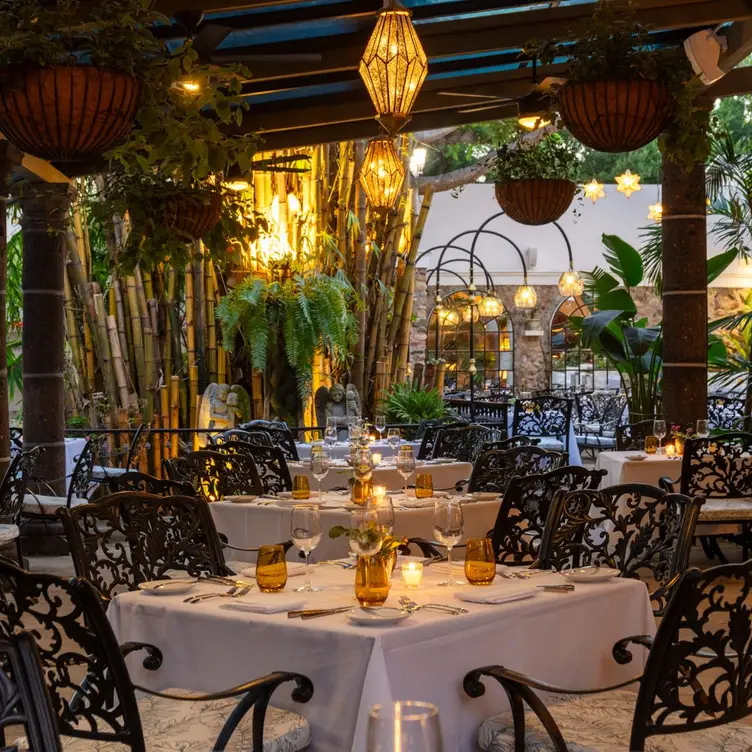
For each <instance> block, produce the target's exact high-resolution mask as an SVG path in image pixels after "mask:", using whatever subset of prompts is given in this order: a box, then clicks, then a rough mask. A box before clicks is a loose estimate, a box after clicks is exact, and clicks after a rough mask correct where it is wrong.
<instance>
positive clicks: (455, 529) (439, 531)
mask: <svg viewBox="0 0 752 752" xmlns="http://www.w3.org/2000/svg"><path fill="white" fill-rule="evenodd" d="M464 526H465V525H464V519H463V515H462V504H461V503H460V502H459V501H455V500H454V499H449V500H442V501H437V502H436V504H434V508H433V532H434V537H435V538H436V540H437V541H439V543H443V544H444V545H445V546H446V547H447V562H448V564H449V579H448V580H447V581H446V582H440V583H439V585H446V586H448V587H454V586H455V585H464V584H465V582H464V581H463V580H455V579H454V572H453V571H452V548H454V546H456V545H457V544H458V543H459V542H460V541H461V540H462V534H463V529H464Z"/></svg>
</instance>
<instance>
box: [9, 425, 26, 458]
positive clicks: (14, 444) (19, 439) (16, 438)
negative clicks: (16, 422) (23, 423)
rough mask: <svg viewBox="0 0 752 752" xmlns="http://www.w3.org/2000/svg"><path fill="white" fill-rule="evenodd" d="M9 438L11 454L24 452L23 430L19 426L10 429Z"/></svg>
mask: <svg viewBox="0 0 752 752" xmlns="http://www.w3.org/2000/svg"><path fill="white" fill-rule="evenodd" d="M8 438H9V439H10V453H11V454H16V453H17V452H23V429H21V428H18V427H17V426H11V427H10V428H9V429H8Z"/></svg>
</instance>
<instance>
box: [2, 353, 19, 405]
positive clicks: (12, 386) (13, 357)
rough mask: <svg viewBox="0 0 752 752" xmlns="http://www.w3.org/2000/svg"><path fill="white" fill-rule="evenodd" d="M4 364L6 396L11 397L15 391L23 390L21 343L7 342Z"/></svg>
mask: <svg viewBox="0 0 752 752" xmlns="http://www.w3.org/2000/svg"><path fill="white" fill-rule="evenodd" d="M5 364H6V368H7V369H8V397H10V399H13V397H14V395H15V394H16V391H18V392H23V362H22V360H21V343H20V342H15V343H12V342H8V344H7V345H6V351H5Z"/></svg>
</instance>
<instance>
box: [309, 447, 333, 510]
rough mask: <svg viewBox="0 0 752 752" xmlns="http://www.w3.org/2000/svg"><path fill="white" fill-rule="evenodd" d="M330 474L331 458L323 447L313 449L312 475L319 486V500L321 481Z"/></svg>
mask: <svg viewBox="0 0 752 752" xmlns="http://www.w3.org/2000/svg"><path fill="white" fill-rule="evenodd" d="M328 472H329V457H328V456H327V455H326V452H324V450H323V449H322V448H321V447H313V450H312V451H311V475H313V477H314V478H316V482H317V483H318V486H319V498H321V481H322V480H324V478H325V477H326V474H327V473H328Z"/></svg>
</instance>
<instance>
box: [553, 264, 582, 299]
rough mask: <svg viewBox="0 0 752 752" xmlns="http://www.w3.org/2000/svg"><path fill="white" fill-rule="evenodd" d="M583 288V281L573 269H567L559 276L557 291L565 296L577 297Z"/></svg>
mask: <svg viewBox="0 0 752 752" xmlns="http://www.w3.org/2000/svg"><path fill="white" fill-rule="evenodd" d="M584 290H585V283H584V282H583V281H582V277H580V275H579V274H578V273H577V272H576V271H575V270H574V269H569V270H568V271H566V272H564V273H563V274H562V275H561V277H559V292H560V293H561V295H563V296H564V297H565V298H577V297H579V296H580V295H582V293H583V292H584Z"/></svg>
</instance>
